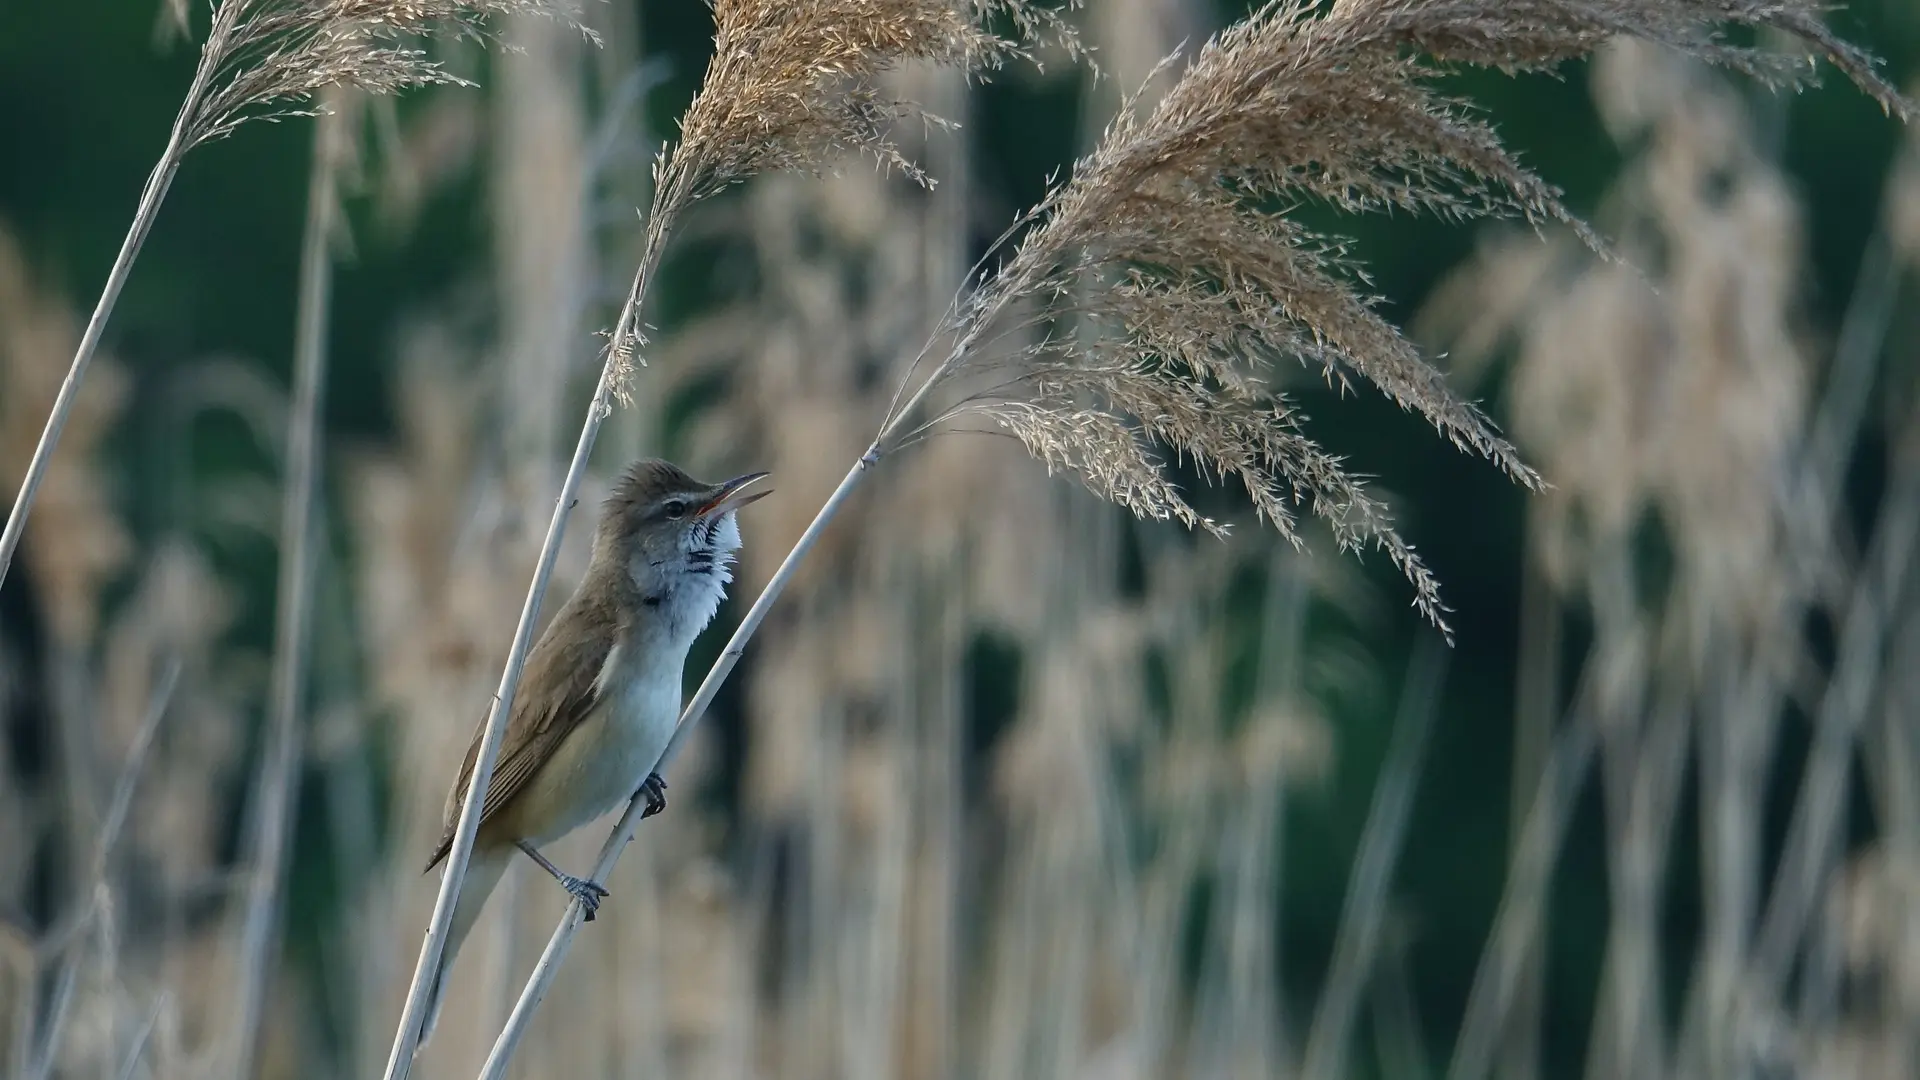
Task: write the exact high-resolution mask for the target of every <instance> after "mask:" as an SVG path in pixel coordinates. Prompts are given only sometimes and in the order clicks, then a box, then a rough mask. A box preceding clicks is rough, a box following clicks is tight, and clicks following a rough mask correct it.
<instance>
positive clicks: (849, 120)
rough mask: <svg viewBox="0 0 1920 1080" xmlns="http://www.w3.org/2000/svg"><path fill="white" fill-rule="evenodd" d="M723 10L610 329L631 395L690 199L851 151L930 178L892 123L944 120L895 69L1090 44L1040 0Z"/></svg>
mask: <svg viewBox="0 0 1920 1080" xmlns="http://www.w3.org/2000/svg"><path fill="white" fill-rule="evenodd" d="M1076 6H1078V0H1069V3H1068V5H1067V7H1068V8H1069V9H1071V8H1072V7H1076ZM713 15H714V55H713V59H712V60H711V61H710V62H709V63H708V64H707V70H706V74H705V76H704V77H703V78H702V80H701V84H700V90H699V92H698V93H696V94H695V95H694V98H693V101H692V102H691V103H690V104H689V105H688V106H687V111H686V112H685V113H683V114H682V115H681V118H680V139H679V142H678V143H675V144H670V145H667V146H664V147H662V148H661V150H660V154H659V156H658V157H657V158H656V159H655V161H654V167H653V187H654V194H653V205H652V207H651V209H650V211H649V212H648V214H647V242H646V247H645V251H644V254H643V256H642V259H641V265H640V269H639V272H638V273H637V274H636V275H635V278H634V284H633V288H632V289H631V290H629V293H628V297H627V304H626V310H625V311H624V312H623V313H622V319H621V323H620V325H618V326H616V327H615V328H614V332H613V335H612V338H611V344H610V349H611V353H612V355H611V360H612V363H613V374H614V390H615V393H616V395H618V396H620V397H622V399H624V398H625V396H626V393H627V386H628V383H629V380H630V379H631V376H632V371H633V365H634V362H635V358H636V357H637V356H638V353H639V350H640V348H641V347H642V346H643V345H645V344H646V337H645V334H644V332H643V329H642V326H641V324H640V322H639V319H638V308H639V303H640V300H641V299H642V298H643V294H644V290H645V285H646V282H647V280H648V279H649V277H650V276H651V273H652V270H653V268H654V266H656V265H657V264H658V262H659V259H660V257H661V254H662V249H663V248H664V246H665V240H666V236H667V234H668V232H669V230H670V229H671V227H672V225H673V223H674V222H675V220H676V219H677V218H678V217H679V215H680V214H681V213H682V212H683V211H685V210H686V209H687V208H688V207H689V206H692V205H693V204H694V203H696V202H699V201H700V200H702V199H704V198H707V197H709V196H711V195H713V194H715V193H717V192H719V191H720V190H722V189H724V188H726V187H727V186H729V185H732V184H737V183H739V182H741V181H743V180H746V179H747V178H749V177H751V176H754V175H756V174H759V173H765V172H773V171H780V170H793V171H802V172H809V171H816V170H818V169H820V168H822V167H824V166H826V165H828V164H829V163H831V162H833V161H834V160H836V159H838V158H840V157H841V156H842V155H844V154H846V153H848V152H858V153H865V154H869V155H871V156H872V157H874V158H875V159H876V160H877V161H878V162H879V163H880V164H881V165H882V166H884V167H887V168H890V169H895V170H898V171H900V172H902V173H904V174H905V175H907V176H910V177H912V178H914V179H915V180H917V181H920V182H921V183H923V184H927V185H929V186H930V185H931V184H932V178H931V177H929V176H928V175H927V174H926V173H925V172H923V171H922V170H921V169H920V167H919V166H918V165H916V164H915V163H914V162H913V161H911V160H909V159H908V157H907V156H906V155H905V154H904V153H903V152H902V151H901V150H900V148H899V147H898V146H897V145H896V144H895V143H894V142H893V141H892V138H891V136H890V134H889V133H890V130H891V128H892V127H893V125H894V124H895V123H896V122H898V121H900V120H902V119H918V120H920V121H922V122H923V123H926V124H928V125H933V126H945V124H946V121H944V120H942V119H941V118H940V117H938V116H935V115H934V114H932V113H929V112H926V111H925V110H923V109H921V108H919V107H918V106H916V105H914V104H913V103H911V102H907V101H902V100H898V99H895V98H893V97H892V96H890V95H889V94H887V93H886V92H885V90H884V87H883V80H884V77H885V76H886V75H887V74H888V73H889V72H892V71H894V70H896V69H898V68H901V67H903V66H905V65H907V64H910V63H914V62H921V63H930V64H936V65H947V66H953V67H958V68H960V69H961V70H963V71H965V72H967V73H968V74H969V75H985V74H987V73H989V72H991V71H993V70H995V69H997V68H999V67H1001V66H1002V65H1004V64H1005V63H1006V62H1007V61H1008V60H1009V59H1014V58H1023V59H1027V60H1030V61H1032V62H1035V63H1037V62H1039V52H1040V50H1041V48H1042V47H1043V46H1045V45H1048V44H1053V45H1059V46H1063V47H1064V48H1065V50H1066V52H1067V54H1068V55H1070V56H1075V57H1077V56H1079V55H1080V51H1079V47H1078V37H1077V35H1076V34H1075V33H1074V30H1073V28H1072V26H1071V25H1069V24H1068V23H1067V21H1066V19H1065V17H1064V16H1063V14H1062V13H1061V12H1060V11H1058V10H1055V9H1051V8H1042V7H1038V6H1036V5H1034V4H1032V3H1031V2H1030V0H719V2H717V3H715V4H714V9H713ZM996 23H997V24H1002V25H1010V26H1011V27H1012V28H1013V29H1012V33H1010V34H1004V35H1003V34H1000V33H998V32H996V31H995V30H994V29H992V24H996Z"/></svg>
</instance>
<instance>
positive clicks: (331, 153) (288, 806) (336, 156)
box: [232, 91, 358, 1080]
mask: <svg viewBox="0 0 1920 1080" xmlns="http://www.w3.org/2000/svg"><path fill="white" fill-rule="evenodd" d="M328 96H329V98H331V99H332V100H331V102H330V103H331V105H332V106H333V107H332V108H330V109H328V110H327V111H326V112H325V113H324V115H322V116H321V117H320V119H319V121H318V122H317V123H316V124H315V125H314V129H313V161H312V164H311V166H310V169H309V174H308V178H307V217H306V225H305V228H304V229H303V231H302V235H301V238H300V286H299V288H300V299H299V304H298V308H297V310H296V311H295V314H294V343H293V398H292V400H291V402H290V405H291V409H290V411H291V413H292V416H291V418H290V423H289V424H288V426H287V453H286V472H285V475H286V483H285V484H284V485H283V488H282V492H281V502H280V580H279V584H278V586H277V588H276V590H275V592H276V595H277V597H278V600H277V603H276V609H277V610H276V612H275V618H274V633H273V670H272V675H271V700H272V706H271V708H272V712H271V714H270V716H269V719H268V722H267V738H266V749H265V751H264V753H263V754H262V759H261V764H260V772H259V780H258V784H257V786H256V788H255V791H254V796H253V800H252V807H253V812H252V819H253V821H254V828H255V830H256V831H255V834H254V850H253V856H252V859H251V871H250V873H249V875H248V881H247V897H246V909H245V914H244V916H243V917H242V920H241V926H240V944H239V950H238V959H239V971H238V972H237V973H236V977H235V982H234V986H235V998H234V1000H235V1002H236V1005H237V1008H238V1017H237V1020H236V1027H235V1029H234V1040H235V1042H234V1048H233V1054H234V1056H233V1062H232V1067H233V1075H234V1076H235V1077H236V1078H237V1080H245V1078H246V1077H249V1076H252V1075H253V1071H254V1059H255V1056H256V1054H257V1053H258V1049H259V1043H260V1025H261V1022H262V1018H263V1017H264V1016H265V1012H266V998H267V984H268V982H269V980H270V979H271V978H272V975H273V967H274V958H275V956H276V955H277V953H278V951H279V950H278V945H279V940H280V933H279V931H280V912H281V908H282V904H281V892H282V889H283V888H284V886H285V882H286V876H287V863H288V857H287V855H288V847H289V845H290V844H291V842H292V832H293V808H294V805H295V802H296V798H295V797H296V796H297V794H298V792H299V786H300V764H301V760H302V757H303V755H302V753H301V751H302V749H303V747H304V744H305V731H304V725H302V723H301V717H302V715H303V714H304V712H305V704H306V702H305V697H306V688H307V660H308V652H309V646H308V638H309V635H310V631H311V629H312V620H313V613H312V609H313V578H314V568H315V555H314V540H315V537H314V532H315V527H314V526H315V516H316V515H315V507H314V502H315V500H316V499H317V498H318V490H319V475H320V456H321V451H322V447H321V410H322V407H323V403H324V397H325V389H326V378H327V326H328V322H329V320H330V319H331V317H332V314H333V302H332V298H333V250H332V245H333V240H334V234H335V231H336V230H337V229H338V227H339V216H340V215H339V205H340V196H339V180H340V173H341V170H342V168H343V167H344V165H345V161H346V157H347V154H348V152H349V147H350V145H351V137H352V127H351V125H352V123H353V122H354V120H355V119H356V118H357V116H358V114H357V112H356V111H354V110H352V109H349V108H347V107H346V106H347V103H346V101H345V100H343V98H344V95H343V94H342V93H340V92H337V91H336V92H332V93H330V94H329V95H328Z"/></svg>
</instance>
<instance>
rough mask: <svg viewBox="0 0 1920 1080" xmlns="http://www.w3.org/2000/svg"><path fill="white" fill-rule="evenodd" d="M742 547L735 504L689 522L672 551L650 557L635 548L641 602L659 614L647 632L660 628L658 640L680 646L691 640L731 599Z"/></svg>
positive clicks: (633, 572)
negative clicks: (729, 594)
mask: <svg viewBox="0 0 1920 1080" xmlns="http://www.w3.org/2000/svg"><path fill="white" fill-rule="evenodd" d="M739 550H740V524H739V522H737V521H736V520H734V511H731V510H730V511H728V512H726V513H724V514H721V515H719V516H717V517H714V518H711V519H709V520H706V521H702V522H697V523H695V524H693V525H691V526H689V527H688V528H687V530H686V531H685V532H683V533H682V534H681V536H680V544H679V547H678V549H677V550H675V551H674V552H672V553H671V554H668V555H666V556H664V557H651V558H650V557H649V556H648V555H647V554H645V553H639V552H636V553H635V554H634V556H633V558H632V561H631V562H630V563H629V564H628V566H627V573H628V575H629V576H630V577H631V578H632V579H633V584H634V588H636V589H638V590H639V592H640V604H641V607H642V608H643V609H645V610H646V611H647V612H649V613H651V614H652V615H654V616H655V620H654V621H653V628H652V629H651V630H650V632H649V634H648V636H650V637H651V636H653V635H655V634H657V635H659V637H658V638H656V640H657V641H658V642H659V644H661V645H665V646H668V647H670V648H673V649H676V650H685V649H686V648H688V647H689V646H691V645H692V644H693V639H694V638H696V637H699V636H700V631H702V630H705V629H706V628H707V624H708V623H710V622H712V621H713V616H714V614H715V613H717V612H718V611H719V610H720V601H722V600H724V599H726V595H727V585H728V583H730V582H731V581H732V580H733V557H734V553H735V552H737V551H739Z"/></svg>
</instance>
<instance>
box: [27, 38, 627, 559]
mask: <svg viewBox="0 0 1920 1080" xmlns="http://www.w3.org/2000/svg"><path fill="white" fill-rule="evenodd" d="M519 13H526V14H541V15H547V16H550V17H552V18H555V19H560V20H563V21H565V22H566V23H567V24H568V25H572V26H578V25H579V24H578V23H577V22H576V21H575V20H574V17H573V15H572V13H571V9H570V8H569V7H567V6H566V5H565V0H219V3H218V5H217V6H216V7H215V8H214V9H213V21H212V23H211V24H210V26H209V28H208V32H207V40H206V42H205V43H204V44H202V45H201V47H200V61H199V63H198V64H197V65H196V66H195V68H194V73H193V81H192V83H191V84H190V85H189V86H188V88H187V93H186V97H185V98H184V99H183V100H182V101H181V104H180V111H179V112H178V113H176V114H175V116H174V121H173V132H172V134H171V136H170V137H169V138H168V140H167V146H166V149H165V150H164V151H162V152H161V155H160V160H159V161H158V162H157V163H156V164H155V165H154V167H153V171H152V173H151V174H149V175H148V177H147V183H146V186H145V187H144V188H143V189H142V190H141V193H140V203H139V206H138V208H137V209H136V210H135V211H134V217H133V224H132V225H131V226H130V227H129V228H128V230H127V235H126V238H125V240H123V241H122V242H121V245H120V252H119V254H118V255H117V256H116V257H115V259H114V263H113V268H112V269H111V270H110V271H109V272H108V274H107V283H106V286H105V287H104V288H103V289H102V291H101V293H100V299H99V301H98V303H96V304H95V306H94V309H93V315H92V317H91V318H90V319H89V320H88V321H87V328H86V331H85V333H84V334H83V335H82V336H81V339H80V345H79V347H78V348H77V349H76V350H75V351H74V356H73V362H72V364H71V365H70V366H69V368H68V370H67V377H66V381H65V382H64V383H62V385H61V387H60V394H59V396H58V397H57V398H56V399H55V400H54V405H53V409H52V412H51V414H50V415H49V416H48V418H47V423H46V427H45V428H44V429H43V430H42V432H41V435H40V442H39V444H38V446H37V447H36V448H35V450H34V454H33V460H32V462H31V464H30V465H29V466H28V469H27V474H26V478H25V479H24V480H23V481H22V482H21V485H20V491H19V494H18V495H17V496H16V497H15V499H14V503H13V510H12V512H11V513H10V514H9V515H8V517H7V525H6V531H5V533H4V534H0V579H4V578H5V577H6V573H7V570H8V568H9V567H11V566H12V564H13V555H14V552H15V551H16V550H17V549H18V548H19V545H20V537H21V535H22V533H23V532H24V530H25V528H26V522H27V515H28V514H29V513H30V512H31V511H32V508H33V498H34V494H35V492H36V491H37V490H38V489H39V486H40V482H41V480H42V479H43V478H44V476H45V475H46V469H47V462H48V459H50V458H51V457H52V455H53V450H54V447H55V446H56V445H57V444H58V443H59V441H60V432H61V429H62V428H63V427H65V425H66V422H67V418H68V416H69V414H70V413H71V412H72V410H73V407H74V401H75V397H76V395H77V394H78V392H79V388H80V383H81V381H82V380H83V379H84V378H85V376H86V371H87V365H88V363H89V362H90V361H91V360H92V359H93V353H94V351H95V349H97V348H98V347H99V344H100V337H101V335H102V334H103V333H104V332H105V330H106V323H107V318H108V317H109V316H110V315H111V314H112V312H113V307H114V304H115V303H116V302H117V301H118V300H119V298H120V290H121V289H122V288H123V287H124V286H125V285H126V281H127V276H128V275H129V274H130V273H131V272H132V270H133V263H134V260H135V259H137V258H138V257H139V254H140V248H141V247H142V245H144V244H145V243H146V238H147V233H148V232H149V231H150V230H151V229H152V228H153V222H154V219H155V218H156V217H157V216H158V215H159V212H160V204H161V203H162V202H164V201H165V200H166V197H167V190H168V188H169V187H171V186H172V184H173V177H174V174H175V173H176V172H178V171H179V169H180V163H181V161H182V160H183V159H184V158H185V157H186V154H187V151H189V150H191V149H193V148H194V147H196V146H199V145H202V144H203V143H206V142H208V141H210V140H213V139H218V138H221V137H223V136H226V135H230V134H232V133H233V131H234V130H235V129H237V128H238V127H239V126H240V125H241V124H243V123H245V122H247V121H248V120H277V119H284V118H287V117H291V116H306V115H312V113H313V112H314V109H315V107H316V106H315V105H314V104H313V102H314V99H315V95H317V94H318V93H319V92H320V91H321V90H322V89H324V88H326V87H330V86H342V87H353V88H357V89H360V90H364V91H366V92H368V93H373V94H392V93H398V92H400V91H403V90H409V89H413V88H416V87H421V86H431V85H434V84H439V83H464V82H465V80H463V79H461V78H460V77H459V76H457V75H455V74H453V73H452V72H449V71H447V70H446V68H445V67H444V66H442V65H441V64H440V62H438V61H436V60H434V59H433V58H432V57H431V56H429V55H428V53H427V52H426V51H425V50H424V49H423V48H422V47H421V42H422V41H424V40H429V39H433V38H443V39H455V40H459V39H466V40H474V41H479V42H482V43H484V42H487V41H490V40H491V31H490V30H489V25H490V21H491V20H493V19H495V18H497V17H499V16H503V15H511V14H519ZM581 32H582V33H589V34H590V33H591V32H590V31H587V30H585V29H584V28H582V31H581Z"/></svg>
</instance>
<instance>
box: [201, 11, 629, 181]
mask: <svg viewBox="0 0 1920 1080" xmlns="http://www.w3.org/2000/svg"><path fill="white" fill-rule="evenodd" d="M511 15H538V16H544V17H547V18H552V19H556V20H559V21H560V22H562V23H564V24H565V25H567V26H571V27H575V28H578V29H579V30H580V32H581V33H582V34H584V35H586V36H587V37H588V38H590V39H594V40H598V39H597V38H595V37H594V34H593V32H592V31H591V30H589V29H587V28H586V27H584V26H581V24H580V23H579V22H578V20H577V19H576V17H575V15H574V9H573V8H572V6H571V5H570V4H568V3H566V2H565V0H222V2H221V3H220V5H219V6H218V7H217V8H215V9H214V14H213V25H212V27H211V29H210V30H209V31H208V34H207V41H206V44H205V45H204V46H202V53H201V66H202V69H203V70H210V73H211V78H210V81H209V82H208V84H207V89H206V94H205V96H204V97H203V98H202V99H201V100H200V101H199V107H198V108H197V109H195V110H194V111H193V114H192V115H191V116H190V117H189V118H188V123H187V126H186V134H187V143H188V145H197V144H199V143H204V142H208V141H210V140H213V139H218V138H221V137H223V136H225V135H229V134H231V133H232V132H233V130H234V129H235V128H237V127H239V126H240V125H241V124H243V123H245V122H246V121H248V120H256V119H265V120H277V119H281V118H284V117H289V116H306V115H311V114H312V113H313V112H314V111H315V109H316V108H317V106H316V105H314V104H313V101H314V96H315V95H316V94H318V93H319V92H320V91H321V90H322V89H324V88H326V87H328V86H353V87H357V88H358V89H361V90H364V91H367V92H368V93H373V94H391V93H397V92H399V91H402V90H409V89H413V88H415V87H419V86H431V85H435V84H439V83H455V84H464V83H465V80H463V79H461V78H460V77H459V76H457V75H454V74H452V73H451V72H448V71H447V70H446V69H445V68H444V67H443V66H442V65H441V64H440V63H439V62H438V61H436V60H434V59H432V58H431V57H430V56H429V55H428V54H427V52H426V51H425V50H424V49H422V48H420V47H419V45H418V44H417V43H418V42H420V41H422V40H423V39H430V38H443V39H453V40H462V39H464V40H469V41H477V42H481V43H493V42H494V41H495V38H494V34H493V32H492V30H491V29H490V28H489V26H490V23H491V22H492V21H493V20H495V19H499V18H503V17H506V16H511Z"/></svg>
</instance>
